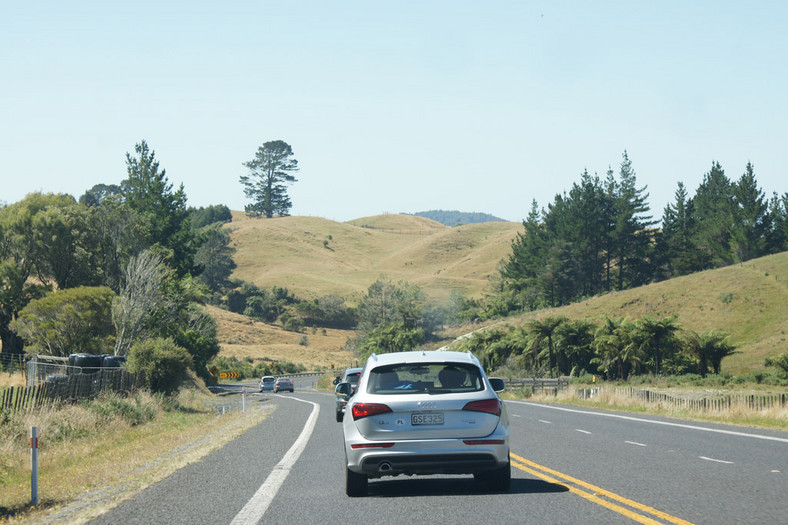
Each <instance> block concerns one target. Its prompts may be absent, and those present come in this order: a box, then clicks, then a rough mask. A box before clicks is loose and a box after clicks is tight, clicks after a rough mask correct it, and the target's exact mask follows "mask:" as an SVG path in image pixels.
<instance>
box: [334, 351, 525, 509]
mask: <svg viewBox="0 0 788 525" xmlns="http://www.w3.org/2000/svg"><path fill="white" fill-rule="evenodd" d="M364 370H365V372H364V374H363V375H362V376H361V381H360V382H359V384H358V388H357V389H356V392H355V394H354V395H352V396H351V397H350V398H349V400H348V402H347V406H346V407H345V417H344V418H343V423H342V431H343V434H344V437H345V439H344V441H345V459H346V462H347V465H346V478H345V492H346V493H347V495H348V496H364V495H366V493H367V480H368V479H370V478H380V477H383V476H397V475H400V474H404V475H407V476H410V475H429V474H473V476H474V478H476V479H477V480H479V481H482V482H485V483H486V485H487V488H488V489H489V490H492V491H495V492H505V491H508V490H509V484H510V479H511V467H510V464H509V418H508V416H507V412H506V406H505V405H504V404H503V402H502V401H501V398H500V397H499V396H498V392H500V391H501V390H503V389H504V383H503V380H502V379H498V378H488V377H487V376H486V375H485V373H484V370H483V369H482V366H481V363H480V362H479V360H478V359H476V357H474V356H473V355H472V354H471V353H470V352H468V353H461V352H444V351H427V352H394V353H390V354H383V355H380V356H377V355H375V354H373V355H372V356H371V357H370V358H369V359H368V360H367V364H366V367H365V369H364ZM340 387H343V389H344V390H347V384H342V383H340V384H339V385H338V386H337V389H339V388H340Z"/></svg>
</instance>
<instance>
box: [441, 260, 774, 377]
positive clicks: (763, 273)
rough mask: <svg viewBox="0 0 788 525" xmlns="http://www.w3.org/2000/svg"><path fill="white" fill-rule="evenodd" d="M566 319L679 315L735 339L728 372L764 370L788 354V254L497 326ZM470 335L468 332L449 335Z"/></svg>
mask: <svg viewBox="0 0 788 525" xmlns="http://www.w3.org/2000/svg"><path fill="white" fill-rule="evenodd" d="M560 315H564V316H567V317H569V318H572V319H590V320H593V321H595V322H597V324H600V320H601V318H602V317H604V316H609V317H611V318H617V317H624V318H627V317H628V318H630V319H637V318H639V317H641V316H643V315H650V316H653V317H656V318H660V317H667V316H670V315H676V316H678V324H679V325H681V327H682V328H684V329H687V330H694V331H696V332H704V331H707V330H721V331H724V332H727V333H728V334H730V339H731V341H732V342H733V343H735V344H736V345H737V346H738V351H739V353H737V354H735V355H733V356H730V357H728V358H726V359H725V360H724V361H723V369H724V370H729V371H731V372H733V373H742V372H749V371H752V370H758V369H763V368H764V367H763V361H764V358H765V357H767V356H774V355H777V354H779V353H781V352H785V351H788V335H786V334H788V252H783V253H779V254H775V255H770V256H767V257H762V258H760V259H754V260H752V261H748V262H746V263H743V264H738V265H734V266H728V267H725V268H719V269H716V270H709V271H705V272H700V273H696V274H693V275H687V276H684V277H678V278H675V279H670V280H668V281H663V282H660V283H654V284H650V285H647V286H641V287H639V288H634V289H631V290H625V291H622V292H613V293H610V294H606V295H601V296H597V297H593V298H590V299H588V300H586V301H583V302H580V303H576V304H572V305H568V306H564V307H561V308H552V309H545V310H539V311H536V312H529V313H528V314H523V315H520V316H515V317H509V318H506V319H504V320H502V321H500V322H498V323H495V324H498V325H500V324H508V325H512V326H519V325H523V324H525V323H527V322H528V321H529V320H531V319H541V318H544V317H550V316H560ZM468 331H469V330H468V329H467V328H463V329H460V330H458V331H455V333H454V334H447V335H457V336H459V335H462V334H463V333H465V332H468Z"/></svg>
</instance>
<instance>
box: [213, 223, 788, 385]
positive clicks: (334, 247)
mask: <svg viewBox="0 0 788 525" xmlns="http://www.w3.org/2000/svg"><path fill="white" fill-rule="evenodd" d="M227 227H228V228H230V229H231V230H232V234H231V235H232V239H233V243H234V245H235V247H236V249H237V253H236V256H235V260H236V263H237V264H238V268H237V269H236V271H235V274H234V276H235V277H239V278H241V279H244V280H247V281H250V282H254V283H255V284H257V285H258V286H261V287H270V286H273V285H276V286H283V287H286V288H288V289H289V290H291V291H292V292H293V293H295V294H296V295H298V296H299V297H304V298H314V297H320V296H322V295H326V294H336V295H339V296H342V297H344V298H345V299H346V300H347V301H348V302H349V303H351V304H355V303H356V302H357V301H358V299H359V298H360V297H361V296H362V295H363V294H364V293H365V291H366V289H367V288H368V287H369V285H370V284H371V283H372V282H374V281H375V279H377V278H378V277H379V276H380V275H386V276H388V277H389V278H390V279H393V280H404V281H408V282H411V283H414V284H417V285H419V286H420V287H421V288H422V289H423V290H424V291H425V292H426V293H427V295H428V296H429V297H430V299H431V300H433V301H444V300H445V299H447V298H448V297H449V294H450V293H451V291H452V290H459V291H461V292H462V293H463V294H464V295H465V296H466V297H481V296H482V295H483V294H484V292H485V290H486V288H487V287H488V286H489V277H490V276H492V275H494V274H496V272H497V266H498V263H499V262H500V261H501V260H502V259H503V258H505V257H507V256H508V254H509V253H510V250H511V242H512V240H513V239H514V237H515V236H516V234H517V233H518V232H519V231H521V229H522V225H521V224H519V223H506V222H503V223H501V222H492V223H481V224H470V225H464V226H459V227H453V228H452V227H448V226H444V225H442V224H440V223H438V222H435V221H432V220H430V219H427V218H423V217H417V216H411V215H396V214H393V215H379V216H373V217H365V218H361V219H357V220H353V221H349V222H345V223H339V222H334V221H330V220H326V219H321V218H316V217H283V218H277V219H265V220H264V219H250V218H247V217H246V216H245V215H244V214H242V213H236V214H234V218H233V222H232V223H230V224H228V226H227ZM556 315H565V316H567V317H570V318H589V319H592V320H597V321H598V320H599V319H600V318H601V317H603V316H610V317H614V318H615V317H629V318H632V319H635V318H638V317H640V316H642V315H652V316H655V317H660V316H669V315H677V316H678V323H679V324H680V325H681V326H682V327H683V328H685V329H689V330H695V331H697V332H703V331H706V330H714V329H716V330H723V331H725V332H728V333H729V334H730V336H731V340H732V342H734V343H735V344H736V345H738V347H739V351H740V353H738V354H736V355H734V356H731V357H728V358H726V359H725V361H723V369H725V370H729V371H732V372H734V373H741V372H747V371H752V370H757V369H762V368H763V360H764V358H765V357H766V356H771V355H776V354H779V353H781V352H785V351H788V336H787V335H786V332H788V252H784V253H780V254H776V255H772V256H769V257H764V258H761V259H756V260H753V261H748V262H747V263H744V264H740V265H735V266H729V267H726V268H720V269H717V270H710V271H706V272H701V273H697V274H694V275H688V276H684V277H679V278H676V279H671V280H668V281H664V282H661V283H654V284H651V285H648V286H643V287H640V288H636V289H632V290H626V291H623V292H614V293H610V294H606V295H601V296H597V297H593V298H590V299H588V300H586V301H583V302H581V303H577V304H573V305H569V306H566V307H563V308H556V309H546V310H540V311H537V312H530V313H528V314H523V315H520V316H514V317H510V318H507V319H505V320H502V321H497V322H491V323H487V324H488V325H491V324H500V323H504V324H510V325H519V324H523V323H525V322H527V321H528V320H530V319H533V318H542V317H546V316H556ZM238 317H239V318H240V319H241V320H243V319H244V318H243V317H242V316H238ZM236 321H238V319H236ZM238 322H241V321H238ZM246 322H248V321H246ZM220 324H223V321H222V319H220ZM255 325H258V323H255ZM247 328H248V327H247ZM258 328H259V329H260V330H264V331H268V334H269V335H268V336H265V337H263V336H261V338H260V339H258V340H255V342H254V343H253V344H244V343H241V342H234V341H232V340H231V335H229V334H234V333H235V332H236V331H240V330H241V328H240V327H239V326H236V327H235V328H232V329H229V331H227V332H226V334H228V335H227V337H225V340H224V341H223V353H224V352H231V353H232V355H236V356H238V357H244V356H246V355H252V356H253V357H262V356H264V355H268V354H266V352H272V353H276V354H277V355H279V354H281V355H283V356H284V355H288V353H289V352H292V354H291V355H293V356H295V355H298V356H299V358H298V359H304V363H305V364H315V365H319V364H321V363H322V364H327V363H330V362H332V361H337V360H342V359H346V360H350V359H352V358H353V356H350V355H349V354H343V353H341V352H340V350H339V349H340V348H341V346H342V345H344V341H345V340H346V339H347V337H348V336H350V335H352V334H351V333H347V332H345V333H341V334H340V333H337V334H333V333H331V331H329V335H327V336H323V335H314V336H313V335H309V337H308V338H309V341H310V343H309V346H310V347H312V346H313V345H314V347H312V348H299V347H298V345H297V344H296V340H297V339H298V335H297V334H289V333H284V334H282V335H275V333H276V332H278V331H279V330H278V329H277V328H275V327H266V326H265V325H260V326H258ZM478 328H480V326H478V325H477V326H465V327H456V328H451V329H447V330H446V331H445V333H444V334H443V335H444V336H445V338H446V341H450V340H451V339H452V338H453V337H456V336H459V335H463V334H465V333H467V332H470V331H471V330H474V329H478ZM272 331H273V332H272ZM266 337H267V338H268V339H266ZM277 338H279V339H277ZM288 338H289V339H288ZM291 339H292V340H291ZM266 341H271V343H270V344H269V343H267V342H266ZM441 344H442V343H441ZM318 345H324V346H325V348H322V347H321V346H318ZM436 346H439V345H438V344H436ZM266 348H267V350H266ZM313 351H314V352H313ZM323 352H327V354H326V359H323V358H322V357H321V356H322V353H323ZM331 352H340V353H331ZM282 358H285V357H282ZM289 360H290V361H294V362H300V361H298V360H296V357H291V358H290V359H289Z"/></svg>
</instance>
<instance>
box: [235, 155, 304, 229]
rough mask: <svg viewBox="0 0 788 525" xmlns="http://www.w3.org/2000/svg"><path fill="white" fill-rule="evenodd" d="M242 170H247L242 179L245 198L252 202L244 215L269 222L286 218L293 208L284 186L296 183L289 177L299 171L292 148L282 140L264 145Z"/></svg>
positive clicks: (245, 208) (293, 178) (293, 177)
mask: <svg viewBox="0 0 788 525" xmlns="http://www.w3.org/2000/svg"><path fill="white" fill-rule="evenodd" d="M244 166H246V167H247V168H249V175H243V176H241V184H243V186H244V194H245V195H246V196H247V197H249V198H250V199H252V201H253V202H252V203H251V204H247V205H246V206H245V207H244V210H245V211H246V213H248V214H250V215H255V216H260V215H265V216H266V217H267V218H269V219H270V218H272V217H273V216H274V215H280V216H286V215H289V212H290V208H291V207H292V206H293V204H292V203H291V202H290V197H289V196H288V195H287V188H286V187H285V184H286V183H291V182H296V178H295V176H293V175H292V173H294V172H297V171H298V161H297V160H296V159H295V158H293V148H291V147H290V145H289V144H288V143H287V142H284V141H282V140H274V141H271V142H266V143H264V144H263V145H262V146H260V147H259V148H257V153H255V157H254V159H253V160H250V161H249V162H245V163H244Z"/></svg>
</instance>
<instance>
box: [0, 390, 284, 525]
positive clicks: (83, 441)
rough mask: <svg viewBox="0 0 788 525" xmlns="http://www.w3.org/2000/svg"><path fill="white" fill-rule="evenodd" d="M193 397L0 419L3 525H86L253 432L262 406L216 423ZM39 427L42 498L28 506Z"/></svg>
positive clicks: (141, 399)
mask: <svg viewBox="0 0 788 525" xmlns="http://www.w3.org/2000/svg"><path fill="white" fill-rule="evenodd" d="M210 400H211V397H210V396H209V395H207V394H204V393H201V392H199V391H196V390H185V391H181V392H180V393H179V395H178V396H177V397H174V398H163V397H160V396H152V395H150V394H146V393H139V394H137V395H136V396H134V397H132V398H121V397H118V396H102V397H99V398H98V399H96V400H93V401H91V402H86V403H80V404H75V405H68V406H64V407H61V408H56V409H44V410H40V411H37V412H36V413H31V414H20V415H13V416H8V415H6V416H0V417H2V419H0V523H2V524H6V523H22V522H24V523H31V522H33V523H85V522H87V521H89V520H90V519H92V518H94V517H96V516H98V515H100V514H101V513H103V512H105V511H107V510H108V509H110V508H112V507H114V506H116V505H117V504H119V503H120V502H122V501H124V500H126V499H128V498H130V497H132V496H134V495H135V494H137V493H139V492H140V491H142V490H143V489H144V488H145V487H147V486H149V485H151V484H153V483H155V482H157V481H159V480H161V479H164V478H165V477H167V476H168V475H169V474H171V473H172V472H174V471H175V470H178V469H180V468H182V467H184V466H186V465H188V464H189V463H193V462H195V461H198V460H199V459H200V458H202V457H203V456H205V455H207V454H209V453H210V452H212V451H213V450H216V449H218V448H220V447H221V446H222V445H224V444H225V443H227V442H229V441H231V440H232V439H235V438H236V437H237V436H239V435H240V434H242V433H243V432H245V431H246V430H248V429H249V428H251V427H252V426H254V425H256V424H257V423H259V422H260V421H262V420H263V419H265V417H267V415H268V414H270V411H271V410H272V407H265V406H262V407H260V408H258V409H253V410H249V409H247V412H245V413H243V412H240V411H236V412H230V413H228V414H225V415H221V416H220V415H218V414H217V413H216V411H215V410H213V409H211V408H209V406H208V403H209V401H210ZM34 425H35V426H38V427H39V436H40V438H39V439H40V441H39V443H40V445H39V446H40V448H39V498H40V504H39V505H38V506H37V507H32V506H30V448H29V446H30V445H29V430H30V427H31V426H34Z"/></svg>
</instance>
